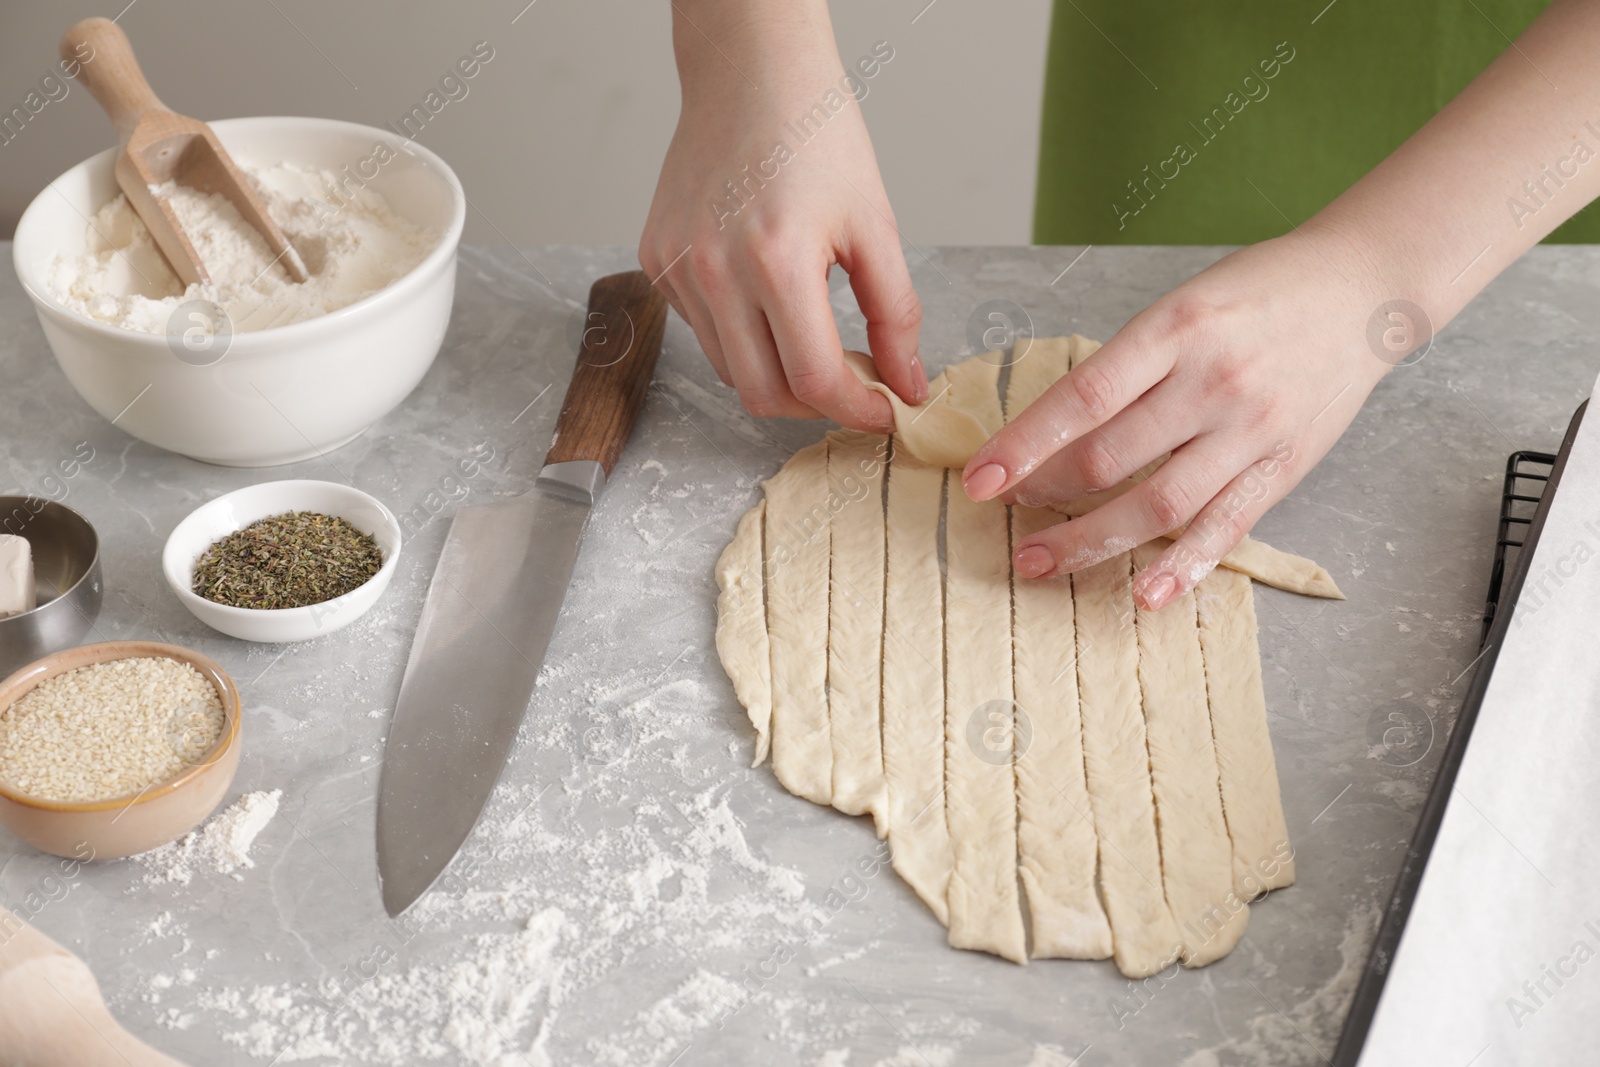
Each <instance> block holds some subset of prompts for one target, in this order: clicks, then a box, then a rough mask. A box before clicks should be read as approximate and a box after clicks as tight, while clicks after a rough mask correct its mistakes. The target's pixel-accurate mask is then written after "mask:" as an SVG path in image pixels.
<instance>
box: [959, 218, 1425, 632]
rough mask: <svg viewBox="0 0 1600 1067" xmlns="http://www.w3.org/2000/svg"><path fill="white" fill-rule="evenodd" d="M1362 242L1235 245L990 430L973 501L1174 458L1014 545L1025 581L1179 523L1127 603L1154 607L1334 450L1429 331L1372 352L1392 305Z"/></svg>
mask: <svg viewBox="0 0 1600 1067" xmlns="http://www.w3.org/2000/svg"><path fill="white" fill-rule="evenodd" d="M1357 247H1358V245H1357V243H1356V242H1354V241H1346V240H1344V239H1342V238H1341V237H1340V236H1339V235H1337V234H1330V233H1328V232H1326V231H1324V232H1321V233H1317V232H1311V231H1309V228H1302V229H1301V230H1299V231H1296V232H1295V233H1291V234H1289V235H1287V236H1285V237H1280V238H1276V239H1274V240H1271V241H1265V242H1263V243H1261V244H1258V245H1254V246H1252V247H1250V248H1246V249H1243V250H1241V251H1239V252H1235V253H1234V254H1232V255H1230V256H1228V257H1227V258H1226V259H1223V260H1221V261H1220V262H1218V263H1216V264H1214V265H1213V266H1211V267H1210V268H1208V269H1206V270H1204V271H1202V272H1201V273H1200V274H1198V275H1196V276H1195V277H1194V278H1191V279H1190V280H1189V281H1187V282H1185V283H1184V284H1183V285H1181V286H1179V287H1178V288H1177V289H1175V290H1173V291H1172V292H1171V293H1169V294H1168V295H1167V296H1165V297H1163V298H1162V299H1160V300H1158V301H1157V302H1156V303H1154V304H1152V305H1151V306H1150V307H1149V308H1148V309H1146V310H1145V311H1143V312H1141V313H1140V314H1139V315H1137V316H1136V317H1135V318H1134V319H1132V320H1131V321H1130V322H1129V323H1128V324H1127V325H1126V326H1124V327H1123V328H1122V329H1121V330H1120V331H1118V333H1117V335H1116V336H1115V337H1113V338H1112V339H1111V340H1110V341H1109V342H1108V343H1107V344H1106V345H1105V346H1104V347H1103V348H1101V349H1100V350H1099V351H1098V352H1096V353H1095V354H1094V355H1092V356H1090V357H1089V358H1088V359H1087V360H1085V361H1084V362H1083V363H1082V364H1081V365H1080V366H1078V367H1077V368H1076V369H1074V370H1073V371H1072V372H1071V373H1070V374H1068V375H1066V376H1065V377H1063V378H1062V379H1061V380H1060V381H1058V382H1057V383H1056V384H1055V385H1054V386H1052V388H1051V389H1049V390H1047V391H1046V392H1045V394H1044V395H1043V396H1042V397H1040V398H1039V399H1038V400H1037V401H1036V402H1035V403H1034V404H1033V405H1032V406H1030V407H1029V408H1028V409H1027V410H1026V411H1024V412H1023V413H1022V414H1021V415H1019V416H1018V417H1017V418H1016V420H1015V421H1014V422H1012V423H1011V424H1010V425H1009V426H1007V427H1006V428H1005V429H1004V430H1002V431H1001V432H999V433H998V434H996V435H995V436H994V437H993V438H991V439H990V440H989V442H988V443H987V444H985V445H984V447H983V448H982V449H980V450H979V451H978V453H977V454H976V455H975V456H973V458H972V460H971V462H970V463H968V464H967V467H966V471H965V472H964V474H963V480H964V483H965V486H966V489H967V492H968V494H969V495H970V496H971V497H972V498H973V499H975V500H987V499H990V498H992V497H996V496H998V497H1001V498H1002V499H1005V500H1006V501H1008V502H1012V503H1023V504H1034V505H1040V504H1046V503H1051V502H1056V501H1062V500H1070V499H1073V498H1075V497H1080V496H1083V495H1085V494H1087V493H1090V492H1093V491H1096V490H1103V489H1110V488H1113V487H1116V486H1119V485H1120V484H1121V483H1123V482H1124V480H1125V479H1127V478H1128V476H1129V475H1131V474H1133V473H1135V472H1136V471H1138V470H1139V469H1140V468H1141V467H1143V466H1145V465H1146V464H1148V463H1149V462H1151V461H1152V460H1154V459H1156V458H1158V457H1160V456H1161V455H1163V454H1164V453H1167V452H1171V453H1172V455H1171V458H1170V459H1168V460H1167V461H1166V462H1165V463H1163V464H1162V465H1161V466H1160V467H1159V468H1158V469H1157V470H1156V471H1155V473H1153V474H1152V475H1150V477H1149V478H1148V479H1146V480H1144V481H1142V482H1139V483H1138V484H1136V485H1135V486H1134V487H1133V488H1131V489H1129V490H1128V491H1127V492H1125V493H1123V494H1122V495H1121V496H1119V497H1117V498H1116V499H1115V500H1112V501H1111V502H1109V503H1106V504H1103V505H1101V506H1100V507H1098V508H1096V509H1094V510H1093V511H1090V512H1089V513H1088V514H1086V515H1084V516H1083V517H1081V518H1078V519H1075V520H1073V521H1072V522H1068V523H1062V524H1061V525H1059V526H1054V527H1052V528H1050V529H1048V530H1045V531H1043V532H1041V533H1038V534H1034V535H1032V536H1029V537H1026V538H1024V539H1023V540H1022V541H1021V542H1020V543H1019V544H1018V546H1017V550H1016V554H1015V560H1014V562H1015V565H1016V569H1017V571H1018V573H1020V574H1022V575H1024V576H1026V577H1029V578H1040V577H1046V576H1051V575H1058V574H1064V573H1067V572H1069V571H1075V570H1078V569H1080V568H1083V567H1087V566H1090V565H1091V564H1094V563H1098V562H1099V561H1101V560H1103V559H1106V558H1108V557H1111V556H1114V555H1117V554H1118V553H1121V552H1126V551H1127V550H1128V549H1130V548H1131V547H1133V546H1134V545H1137V544H1142V543H1144V542H1146V541H1149V540H1151V539H1153V538H1155V537H1158V536H1160V535H1161V534H1164V533H1168V532H1170V531H1173V530H1176V529H1178V528H1180V527H1183V526H1185V525H1186V524H1187V526H1188V529H1187V530H1186V532H1184V533H1183V534H1182V535H1181V536H1180V537H1178V539H1177V541H1176V542H1175V543H1174V544H1173V545H1172V546H1171V547H1170V548H1169V549H1168V550H1167V551H1166V552H1165V553H1164V554H1163V555H1162V556H1161V558H1160V559H1159V560H1157V562H1156V563H1154V564H1152V565H1151V566H1150V567H1148V568H1146V570H1145V571H1144V572H1143V573H1142V574H1141V575H1139V577H1138V578H1137V579H1136V580H1135V583H1134V594H1135V596H1136V597H1137V598H1138V600H1139V601H1140V602H1141V603H1142V604H1143V605H1144V606H1145V607H1147V608H1151V609H1159V608H1161V607H1163V606H1165V605H1166V604H1167V603H1168V602H1170V601H1171V600H1172V599H1173V598H1174V597H1176V596H1178V595H1180V594H1182V593H1184V592H1186V591H1187V590H1189V589H1191V588H1193V587H1194V585H1195V584H1196V583H1197V582H1199V581H1200V579H1201V578H1203V577H1204V576H1205V575H1206V574H1207V573H1208V572H1209V571H1210V570H1211V568H1213V567H1214V566H1216V564H1217V562H1218V561H1219V560H1220V559H1221V558H1222V557H1223V556H1225V555H1227V553H1228V552H1229V551H1230V550H1231V549H1232V548H1233V547H1234V546H1235V545H1236V544H1238V543H1239V541H1240V539H1242V538H1243V537H1244V535H1245V534H1246V533H1248V532H1249V530H1250V529H1251V527H1252V526H1254V525H1255V523H1256V520H1258V519H1259V518H1260V517H1261V515H1262V514H1263V513H1264V512H1265V511H1266V510H1267V509H1268V508H1269V507H1271V506H1272V505H1273V504H1275V503H1277V502H1278V501H1279V500H1281V499H1282V498H1283V497H1284V495H1285V494H1287V493H1288V492H1289V490H1290V489H1292V488H1294V486H1295V485H1296V483H1298V482H1299V481H1300V479H1301V478H1302V477H1304V475H1305V473H1306V472H1307V471H1309V470H1310V469H1311V468H1312V466H1314V465H1315V464H1316V463H1317V461H1318V460H1320V459H1321V458H1322V457H1323V455H1324V454H1326V453H1327V451H1328V449H1329V448H1331V447H1332V446H1333V443H1334V441H1336V440H1337V439H1338V437H1339V435H1340V434H1341V433H1343V432H1344V429H1345V427H1346V426H1348V425H1349V424H1350V421H1351V420H1352V419H1353V418H1354V417H1355V414H1356V412H1357V410H1359V408H1360V407H1361V403H1362V401H1363V400H1365V399H1366V396H1367V394H1368V393H1369V392H1370V391H1371V390H1372V387H1373V386H1374V385H1375V384H1377V382H1378V380H1379V379H1380V378H1381V377H1382V376H1383V374H1384V372H1386V371H1388V370H1389V369H1390V367H1391V366H1393V365H1395V364H1397V363H1399V362H1400V361H1401V359H1402V358H1404V357H1405V356H1406V354H1407V353H1408V352H1410V351H1412V350H1413V349H1415V348H1418V347H1420V346H1422V345H1425V344H1426V343H1427V342H1428V340H1429V329H1428V327H1427V326H1426V324H1425V323H1417V322H1414V321H1410V320H1408V319H1407V317H1406V315H1405V314H1404V313H1403V312H1389V313H1387V315H1388V317H1383V318H1381V319H1380V320H1379V321H1381V322H1382V323H1383V327H1384V330H1383V332H1382V333H1381V334H1380V335H1379V338H1378V340H1379V344H1378V346H1377V347H1374V346H1373V345H1372V344H1369V339H1368V332H1369V331H1368V327H1369V322H1372V321H1374V315H1375V312H1378V309H1379V308H1380V305H1383V304H1384V303H1385V300H1384V299H1383V298H1382V297H1380V296H1377V295H1375V289H1376V287H1375V286H1374V285H1373V284H1372V283H1371V281H1370V280H1369V276H1370V270H1369V269H1367V268H1365V267H1364V266H1363V260H1364V258H1365V257H1363V256H1361V255H1359V254H1358V253H1357V252H1356V249H1357ZM1408 326H1409V327H1410V328H1411V332H1410V334H1409V335H1408V334H1407V328H1408ZM1379 353H1382V358H1380V355H1379Z"/></svg>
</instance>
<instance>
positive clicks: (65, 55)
mask: <svg viewBox="0 0 1600 1067" xmlns="http://www.w3.org/2000/svg"><path fill="white" fill-rule="evenodd" d="M61 58H62V59H64V60H67V61H69V62H76V63H79V64H80V65H81V70H80V71H79V74H78V80H79V81H81V82H82V83H83V84H84V86H85V88H87V89H88V90H89V94H90V95H91V96H93V97H94V98H95V99H96V100H98V101H100V106H101V107H103V108H105V110H106V114H107V115H110V116H111V121H112V123H113V124H114V125H115V126H116V127H117V136H119V137H120V138H121V139H122V140H123V142H124V143H126V142H127V140H128V135H129V134H131V133H133V128H134V127H135V126H137V125H138V124H139V117H140V116H141V115H143V114H144V113H145V112H146V111H150V110H152V109H155V108H159V109H160V110H162V111H165V110H166V105H164V104H163V103H162V102H161V101H160V100H159V99H158V98H157V97H156V94H155V90H154V89H152V88H150V83H149V82H148V81H146V80H145V77H144V71H142V70H140V69H139V61H138V60H137V59H135V58H134V56H133V45H132V44H130V43H129V41H128V35H127V34H125V33H123V32H122V27H121V26H118V25H117V24H116V23H115V22H112V21H111V20H110V19H101V18H94V19H84V20H83V21H82V22H79V23H75V24H74V25H73V26H72V28H71V29H69V30H67V32H66V33H65V34H63V35H62V37H61Z"/></svg>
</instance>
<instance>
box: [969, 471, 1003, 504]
mask: <svg viewBox="0 0 1600 1067" xmlns="http://www.w3.org/2000/svg"><path fill="white" fill-rule="evenodd" d="M963 484H964V485H965V486H966V488H967V495H968V496H970V497H971V498H972V499H974V500H988V499H989V498H990V497H992V496H994V495H995V494H996V493H998V492H999V491H1000V489H1001V487H1002V486H1004V485H1005V484H1006V469H1005V468H1004V467H1002V466H1000V464H998V463H985V464H984V465H983V466H981V467H979V468H978V469H977V470H975V471H973V472H972V473H971V474H970V475H968V476H967V477H966V479H965V481H964V482H963Z"/></svg>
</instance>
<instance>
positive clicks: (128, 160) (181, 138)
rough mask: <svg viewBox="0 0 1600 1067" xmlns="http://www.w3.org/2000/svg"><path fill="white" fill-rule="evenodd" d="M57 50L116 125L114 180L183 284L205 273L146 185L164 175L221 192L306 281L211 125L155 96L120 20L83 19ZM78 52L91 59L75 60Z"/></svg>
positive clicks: (165, 206) (168, 210)
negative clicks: (74, 66) (75, 66)
mask: <svg viewBox="0 0 1600 1067" xmlns="http://www.w3.org/2000/svg"><path fill="white" fill-rule="evenodd" d="M61 55H62V58H64V59H67V60H71V61H73V62H75V63H76V62H80V61H81V62H82V71H81V73H80V74H79V76H78V77H79V80H80V81H82V82H83V83H84V85H85V86H87V87H88V90H89V92H90V93H92V94H93V95H94V98H95V99H96V100H98V101H100V106H101V107H103V108H105V110H106V114H107V115H110V116H111V121H112V122H113V123H114V124H115V125H116V127H117V136H118V137H120V138H121V140H122V151H121V153H120V154H119V155H118V156H117V167H116V173H117V184H118V185H119V186H121V187H122V192H123V195H124V196H126V197H127V198H128V203H129V204H130V205H132V207H133V210H134V211H136V212H138V215H139V218H140V219H142V220H143V221H144V224H145V227H146V228H147V229H148V230H149V231H150V236H151V237H153V238H154V239H155V242H156V244H157V245H158V246H159V247H160V248H161V251H162V252H163V253H164V254H165V255H166V257H167V262H168V263H170V264H171V265H172V269H173V272H174V273H176V274H177V275H178V277H179V278H182V279H183V283H184V284H185V285H193V284H194V283H195V282H202V283H205V282H209V281H210V280H211V278H210V276H209V275H208V274H207V273H206V268H205V265H204V264H203V263H201V262H200V257H199V256H198V255H197V254H196V253H195V250H194V245H193V244H192V243H191V242H190V241H189V237H188V235H187V234H185V233H184V232H183V226H182V224H181V223H180V222H179V221H178V216H177V215H176V214H174V213H173V210H172V205H171V204H169V203H168V202H167V200H166V198H165V197H163V196H158V195H156V194H155V192H154V191H153V189H154V187H156V186H160V185H164V184H165V183H167V182H169V181H170V182H177V183H178V184H179V185H186V186H188V187H189V188H191V189H196V190H198V191H200V192H202V193H220V194H222V195H223V196H224V197H226V198H227V199H228V200H229V201H230V202H231V203H232V204H233V206H234V207H236V208H238V209H239V214H240V215H241V216H243V218H244V220H245V222H247V223H249V224H250V225H251V226H253V227H255V229H256V231H257V232H258V233H260V234H261V236H262V237H263V238H265V239H266V242H267V248H268V249H270V250H271V252H272V254H273V255H274V256H275V257H277V261H278V262H279V263H282V264H283V268H284V270H286V271H288V273H289V277H291V278H293V279H294V280H295V281H297V282H303V281H305V280H306V266H305V263H304V262H302V261H301V259H300V254H299V253H298V252H296V251H295V250H294V246H293V245H291V244H290V243H289V240H288V238H286V237H284V235H283V231H282V230H280V229H278V224H277V223H275V222H273V221H272V218H271V216H269V215H268V214H267V212H266V209H265V208H263V207H262V206H261V201H260V200H259V199H258V198H257V197H256V194H255V191H254V190H253V189H251V188H250V183H249V182H248V181H246V180H245V177H244V175H243V174H241V173H239V168H238V167H236V166H235V165H234V162H233V160H232V159H231V158H229V156H228V152H227V150H226V149H224V148H223V147H222V143H221V142H220V141H218V140H217V135H216V134H215V133H213V132H212V131H211V127H210V126H207V125H206V124H205V123H203V122H201V121H200V120H199V119H191V118H186V117H184V116H183V115H179V114H177V113H175V112H173V111H171V110H169V109H168V108H167V107H166V105H164V104H162V102H161V101H160V100H158V99H156V94H155V92H154V91H153V90H152V89H151V88H150V83H149V82H147V81H145V78H144V73H143V72H142V71H141V70H140V69H139V61H138V60H136V59H134V57H133V46H132V45H131V44H129V43H128V37H127V35H126V34H125V33H123V32H122V28H121V27H120V26H118V25H117V24H116V23H114V22H112V21H111V20H110V19H100V18H94V19H84V20H83V21H82V22H80V23H78V24H77V25H75V26H73V27H72V28H71V29H70V30H68V31H67V32H66V35H65V36H64V37H62V38H61ZM85 55H87V56H90V57H92V58H90V59H88V60H87V61H82V60H81V57H83V56H85Z"/></svg>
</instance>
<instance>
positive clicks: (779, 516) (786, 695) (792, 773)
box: [766, 438, 833, 804]
mask: <svg viewBox="0 0 1600 1067" xmlns="http://www.w3.org/2000/svg"><path fill="white" fill-rule="evenodd" d="M766 491H767V537H766V553H767V558H766V571H767V633H768V635H769V636H770V639H771V656H772V770H773V773H774V774H776V775H777V776H778V781H780V782H782V783H783V787H784V788H785V789H787V790H789V792H791V793H793V794H794V795H795V796H799V797H805V798H806V799H807V800H810V801H814V802H816V803H818V804H828V803H830V802H831V801H832V800H833V741H832V738H831V737H830V735H829V730H828V689H827V681H828V552H829V543H830V541H831V538H830V536H829V528H830V523H829V514H828V441H827V438H823V439H822V440H821V441H818V442H817V443H816V444H814V445H811V446H809V447H807V448H802V449H801V450H800V451H798V452H796V453H795V454H794V458H793V459H791V460H790V461H789V462H788V463H786V464H784V467H783V469H782V470H780V471H779V472H778V473H777V474H775V475H773V476H772V478H771V479H770V480H769V481H768V482H767V483H766Z"/></svg>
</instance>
